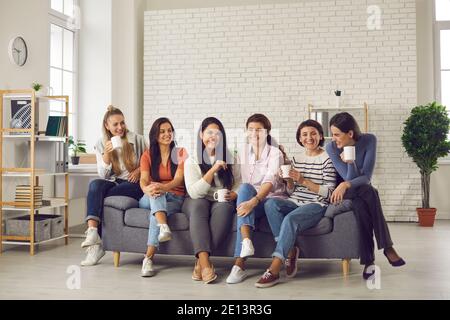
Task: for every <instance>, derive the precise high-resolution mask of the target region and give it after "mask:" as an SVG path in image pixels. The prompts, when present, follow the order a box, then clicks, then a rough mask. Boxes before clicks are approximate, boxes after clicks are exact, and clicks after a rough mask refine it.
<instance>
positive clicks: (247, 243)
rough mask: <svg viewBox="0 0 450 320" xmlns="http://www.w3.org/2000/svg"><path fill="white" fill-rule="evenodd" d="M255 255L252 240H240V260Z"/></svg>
mask: <svg viewBox="0 0 450 320" xmlns="http://www.w3.org/2000/svg"><path fill="white" fill-rule="evenodd" d="M254 254H255V248H254V247H253V243H252V240H250V239H249V238H245V239H244V240H242V248H241V254H240V257H241V258H245V257H249V256H252V255H254Z"/></svg>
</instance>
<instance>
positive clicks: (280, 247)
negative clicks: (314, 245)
mask: <svg viewBox="0 0 450 320" xmlns="http://www.w3.org/2000/svg"><path fill="white" fill-rule="evenodd" d="M264 207H265V210H266V215H267V220H268V221H269V225H270V229H271V230H272V233H273V235H274V237H275V241H276V242H277V246H276V248H275V251H274V253H273V254H272V257H277V258H280V259H281V260H282V261H284V260H285V259H286V258H287V257H288V254H289V251H290V250H291V249H292V248H293V247H294V245H295V241H296V239H297V233H298V232H302V231H304V230H307V229H309V228H312V227H314V226H315V225H316V224H318V223H319V221H320V220H321V219H322V217H323V215H324V214H325V211H326V210H327V207H326V206H321V205H320V204H317V203H309V204H305V205H301V206H297V205H296V204H295V203H293V202H292V201H289V200H284V199H276V198H272V199H269V200H267V202H266V204H265V206H264Z"/></svg>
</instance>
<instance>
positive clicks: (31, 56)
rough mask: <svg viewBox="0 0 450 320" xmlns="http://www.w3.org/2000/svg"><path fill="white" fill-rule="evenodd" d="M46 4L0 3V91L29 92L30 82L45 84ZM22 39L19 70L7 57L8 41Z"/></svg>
mask: <svg viewBox="0 0 450 320" xmlns="http://www.w3.org/2000/svg"><path fill="white" fill-rule="evenodd" d="M48 8H49V1H48V0H33V1H29V0H16V1H9V0H0V48H1V50H0V88H4V89H13V88H14V89H18V88H21V89H29V88H31V83H32V82H34V81H37V82H40V83H43V84H44V85H46V86H48V84H49V82H50V81H49V80H50V79H49V69H48V68H49V61H50V48H49V45H48V44H49V43H50V26H49V19H48ZM16 36H22V37H23V38H24V39H25V41H26V43H27V47H28V52H29V53H28V61H27V63H26V64H25V65H24V66H23V67H18V66H16V65H13V64H12V63H11V62H10V60H9V57H8V45H9V42H10V40H11V39H12V38H14V37H16Z"/></svg>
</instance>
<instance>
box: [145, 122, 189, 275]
mask: <svg viewBox="0 0 450 320" xmlns="http://www.w3.org/2000/svg"><path fill="white" fill-rule="evenodd" d="M174 134H175V130H174V128H173V125H172V123H171V122H170V120H169V119H167V118H159V119H157V120H156V121H155V122H154V123H153V125H152V128H151V129H150V133H149V140H150V148H149V150H147V151H146V152H145V153H144V154H143V155H142V158H141V180H140V185H141V188H142V191H143V192H144V196H143V197H142V198H141V200H140V201H139V207H140V208H144V209H148V210H150V216H149V219H150V227H149V233H148V242H147V253H146V254H145V257H144V261H143V262H142V271H141V274H142V276H143V277H151V276H153V275H154V274H155V272H154V270H153V257H154V255H155V253H156V250H157V248H158V246H159V243H160V242H164V241H169V240H171V239H172V233H171V231H170V228H169V226H168V224H167V217H168V216H169V215H171V214H174V213H176V212H179V211H180V210H181V207H182V205H183V200H184V196H185V189H184V177H183V175H184V161H185V160H186V158H187V152H186V150H185V149H184V148H177V147H176V144H175V140H174Z"/></svg>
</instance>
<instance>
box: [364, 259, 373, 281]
mask: <svg viewBox="0 0 450 320" xmlns="http://www.w3.org/2000/svg"><path fill="white" fill-rule="evenodd" d="M370 266H374V264H373V263H371V264H368V265H366V266H364V270H363V279H364V280H368V279H369V278H370V277H371V276H373V275H374V274H375V269H374V270H373V271H372V272H366V270H367V268H369V267H370Z"/></svg>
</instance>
